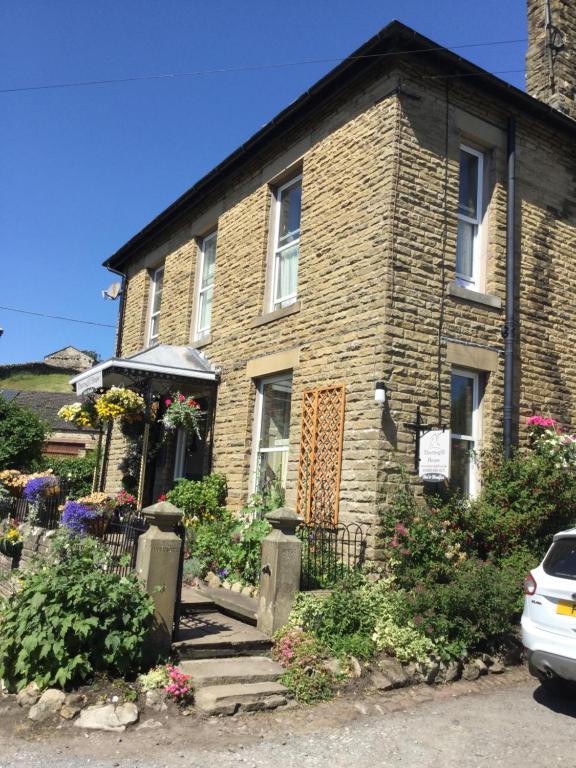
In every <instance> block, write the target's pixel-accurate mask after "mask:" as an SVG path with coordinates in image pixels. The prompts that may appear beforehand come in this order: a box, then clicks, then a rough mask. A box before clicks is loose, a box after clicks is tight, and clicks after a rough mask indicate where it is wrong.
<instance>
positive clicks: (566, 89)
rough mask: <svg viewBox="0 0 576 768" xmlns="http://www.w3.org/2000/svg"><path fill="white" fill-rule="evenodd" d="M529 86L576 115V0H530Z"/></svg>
mask: <svg viewBox="0 0 576 768" xmlns="http://www.w3.org/2000/svg"><path fill="white" fill-rule="evenodd" d="M527 2H528V40H529V44H528V52H527V54H526V90H527V91H528V93H529V94H530V95H531V96H535V97H536V98H537V99H540V101H544V102H546V103H547V104H550V106H551V107H554V109H557V110H559V111H560V112H564V113H565V114H566V115H568V116H569V117H572V118H573V119H576V99H575V96H576V48H575V45H576V0H527Z"/></svg>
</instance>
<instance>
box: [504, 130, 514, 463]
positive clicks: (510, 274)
mask: <svg viewBox="0 0 576 768" xmlns="http://www.w3.org/2000/svg"><path fill="white" fill-rule="evenodd" d="M507 157H508V195H507V200H506V321H505V325H504V328H503V329H502V335H503V336H504V457H505V458H506V459H509V458H510V455H511V452H512V429H513V425H514V379H515V370H514V351H515V350H514V347H515V344H514V336H515V328H516V305H515V284H514V283H515V275H516V253H515V252H516V232H515V225H516V120H515V119H514V118H513V117H509V118H508V151H507Z"/></svg>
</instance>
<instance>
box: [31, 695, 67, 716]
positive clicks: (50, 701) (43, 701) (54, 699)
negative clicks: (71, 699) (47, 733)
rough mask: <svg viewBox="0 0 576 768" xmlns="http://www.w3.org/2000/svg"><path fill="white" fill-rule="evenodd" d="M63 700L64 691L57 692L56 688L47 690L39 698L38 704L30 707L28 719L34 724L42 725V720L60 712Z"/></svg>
mask: <svg viewBox="0 0 576 768" xmlns="http://www.w3.org/2000/svg"><path fill="white" fill-rule="evenodd" d="M65 699H66V694H65V693H64V691H59V690H58V689H57V688H48V690H47V691H44V693H43V694H42V696H40V698H39V699H38V702H37V703H36V704H34V706H33V707H30V711H29V712H28V717H29V718H30V720H33V721H34V722H35V723H42V722H44V720H47V719H48V718H49V717H52V716H53V715H57V714H58V713H59V712H60V710H61V709H62V705H63V704H64V701H65Z"/></svg>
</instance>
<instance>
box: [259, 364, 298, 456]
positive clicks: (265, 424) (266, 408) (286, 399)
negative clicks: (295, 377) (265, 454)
mask: <svg viewBox="0 0 576 768" xmlns="http://www.w3.org/2000/svg"><path fill="white" fill-rule="evenodd" d="M291 398H292V378H291V377H290V376H287V377H286V378H285V379H280V380H278V381H271V382H265V383H264V384H263V386H262V417H261V418H262V421H261V428H260V446H259V447H260V448H281V447H286V448H287V447H288V438H289V435H290V404H291ZM271 460H272V459H271Z"/></svg>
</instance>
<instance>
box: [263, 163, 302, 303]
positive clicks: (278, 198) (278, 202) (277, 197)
mask: <svg viewBox="0 0 576 768" xmlns="http://www.w3.org/2000/svg"><path fill="white" fill-rule="evenodd" d="M297 183H300V185H301V184H302V174H301V173H300V174H298V175H297V176H293V177H292V178H291V179H290V180H289V181H287V182H285V183H284V184H282V185H280V186H278V187H276V189H275V190H274V248H273V254H272V282H271V286H270V311H271V312H275V311H277V310H279V309H283V308H284V307H288V306H290V304H294V303H295V302H296V300H297V299H298V272H296V291H295V292H294V293H290V294H288V295H287V296H280V297H277V296H276V278H277V276H278V262H279V255H280V254H281V253H282V252H283V251H285V250H288V248H294V246H297V247H298V267H299V266H300V263H299V262H300V234H301V231H302V208H300V227H299V230H298V231H299V234H298V239H297V240H292V241H290V242H289V243H287V244H286V245H283V246H280V247H279V246H278V239H279V236H280V214H281V208H282V194H283V192H284V191H285V190H286V189H289V188H290V187H293V186H294V185H295V184H297Z"/></svg>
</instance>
